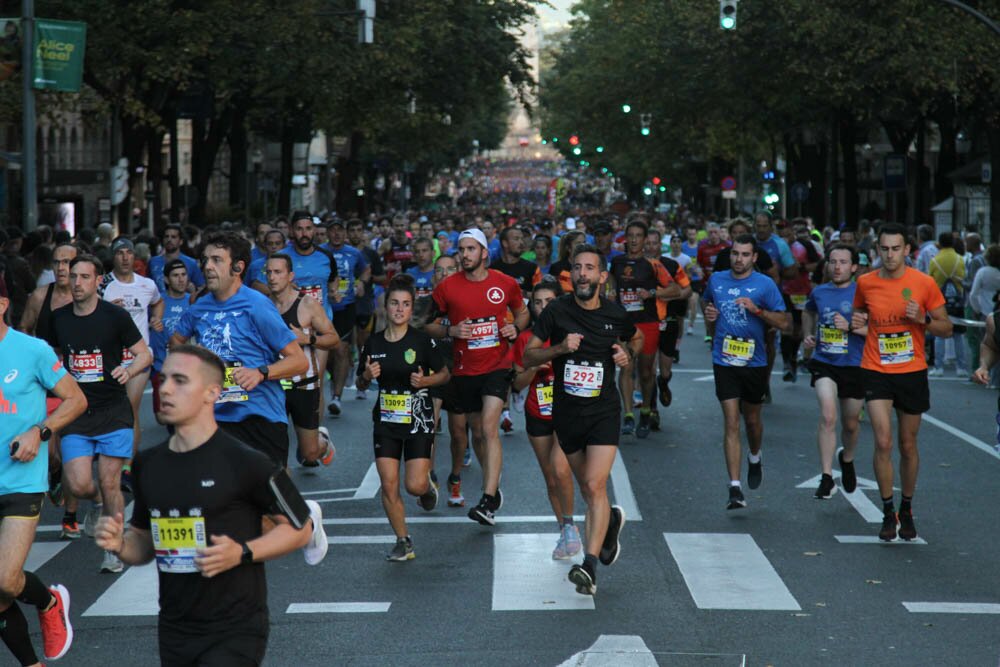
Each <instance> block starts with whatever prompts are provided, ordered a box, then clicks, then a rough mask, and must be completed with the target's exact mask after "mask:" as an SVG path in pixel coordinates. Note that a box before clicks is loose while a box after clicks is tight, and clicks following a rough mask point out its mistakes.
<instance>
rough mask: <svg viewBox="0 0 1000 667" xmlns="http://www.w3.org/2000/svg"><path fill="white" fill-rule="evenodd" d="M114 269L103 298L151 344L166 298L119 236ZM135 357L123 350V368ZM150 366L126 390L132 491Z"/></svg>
mask: <svg viewBox="0 0 1000 667" xmlns="http://www.w3.org/2000/svg"><path fill="white" fill-rule="evenodd" d="M111 252H112V253H113V262H114V270H113V271H112V272H111V273H109V274H107V275H105V276H104V280H103V282H102V283H101V287H100V288H99V289H98V291H99V292H100V294H101V298H103V299H104V300H105V301H110V302H111V303H113V304H115V305H116V306H121V307H122V308H124V309H125V310H126V311H127V312H128V314H129V316H130V317H131V318H132V321H133V322H135V326H136V327H138V329H139V333H140V334H142V340H143V342H145V343H146V345H149V330H150V329H151V328H152V329H153V330H154V331H162V330H163V307H164V306H163V299H162V298H161V297H160V291H159V290H158V289H157V288H156V283H154V282H153V281H152V280H150V279H149V278H146V277H145V276H140V275H139V274H137V273H136V272H135V245H134V244H133V243H132V241H130V240H129V239H126V238H121V237H120V238H118V239H116V240H115V242H114V243H113V244H112V246H111ZM131 363H132V359H131V355H130V353H129V352H128V350H122V367H123V368H128V367H129V365H131ZM149 371H150V367H149V366H147V367H146V369H145V370H138V371H133V373H132V376H131V377H130V378H129V380H128V383H127V384H126V385H125V390H126V391H127V392H128V401H129V403H130V404H131V405H132V423H133V426H132V454H131V456H129V460H128V461H126V462H125V465H124V466H123V467H122V491H125V492H131V490H132V467H131V465H130V464H131V462H132V458H133V457H134V456H135V453H136V452H137V451H139V440H140V439H141V437H142V427H141V425H140V422H139V406H140V404H141V403H142V392H144V391H145V390H146V384H147V382H148V381H149Z"/></svg>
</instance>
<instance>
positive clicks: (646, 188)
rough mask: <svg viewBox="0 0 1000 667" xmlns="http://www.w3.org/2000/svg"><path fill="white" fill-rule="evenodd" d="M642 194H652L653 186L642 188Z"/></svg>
mask: <svg viewBox="0 0 1000 667" xmlns="http://www.w3.org/2000/svg"><path fill="white" fill-rule="evenodd" d="M642 194H644V195H646V196H647V197H649V196H650V195H652V194H653V188H650V187H645V188H643V189H642Z"/></svg>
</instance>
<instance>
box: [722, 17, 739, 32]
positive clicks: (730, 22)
mask: <svg viewBox="0 0 1000 667" xmlns="http://www.w3.org/2000/svg"><path fill="white" fill-rule="evenodd" d="M719 25H721V26H722V29H723V30H732V29H733V28H735V27H736V19H735V18H733V17H732V16H723V17H722V18H721V19H719Z"/></svg>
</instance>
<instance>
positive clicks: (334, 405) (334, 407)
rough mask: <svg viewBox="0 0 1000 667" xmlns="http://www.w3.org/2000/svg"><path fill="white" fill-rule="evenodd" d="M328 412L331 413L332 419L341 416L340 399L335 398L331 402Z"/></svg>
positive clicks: (327, 407)
mask: <svg viewBox="0 0 1000 667" xmlns="http://www.w3.org/2000/svg"><path fill="white" fill-rule="evenodd" d="M326 411H327V412H329V413H330V416H331V417H339V416H340V397H339V396H334V397H333V398H332V399H331V400H330V405H328V406H326Z"/></svg>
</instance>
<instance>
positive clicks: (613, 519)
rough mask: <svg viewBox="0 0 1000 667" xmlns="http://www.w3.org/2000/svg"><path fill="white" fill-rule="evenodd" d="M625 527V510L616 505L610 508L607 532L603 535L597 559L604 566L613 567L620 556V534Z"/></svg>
mask: <svg viewBox="0 0 1000 667" xmlns="http://www.w3.org/2000/svg"><path fill="white" fill-rule="evenodd" d="M624 527H625V510H623V509H622V508H621V507H619V506H618V505H612V506H611V516H609V517H608V531H607V532H606V533H604V543H603V544H602V545H601V552H600V554H599V555H598V556H597V559H598V560H600V561H601V563H603V564H604V565H613V564H614V562H615V561H616V560H618V556H619V555H621V552H622V545H621V534H622V528H624Z"/></svg>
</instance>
